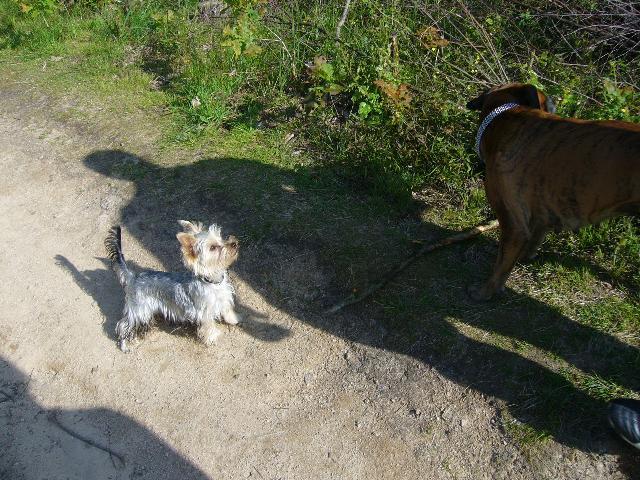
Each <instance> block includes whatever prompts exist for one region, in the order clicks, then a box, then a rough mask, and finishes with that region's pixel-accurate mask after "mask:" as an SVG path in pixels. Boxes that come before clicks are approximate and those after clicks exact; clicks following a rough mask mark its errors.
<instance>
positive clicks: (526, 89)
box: [518, 84, 540, 109]
mask: <svg viewBox="0 0 640 480" xmlns="http://www.w3.org/2000/svg"><path fill="white" fill-rule="evenodd" d="M518 93H519V95H518V96H519V97H520V98H519V99H518V100H519V102H518V103H520V105H523V106H525V107H531V108H537V109H540V97H539V96H538V89H537V88H536V87H534V86H533V85H528V84H527V85H523V86H522V88H520V91H519V92H518Z"/></svg>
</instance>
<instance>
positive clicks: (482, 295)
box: [467, 285, 493, 302]
mask: <svg viewBox="0 0 640 480" xmlns="http://www.w3.org/2000/svg"><path fill="white" fill-rule="evenodd" d="M467 295H469V297H470V298H471V299H472V300H473V301H476V302H486V301H489V300H491V298H492V297H493V292H492V291H490V290H488V289H487V288H486V285H469V286H468V287H467Z"/></svg>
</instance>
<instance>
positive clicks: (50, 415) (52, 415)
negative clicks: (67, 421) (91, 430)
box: [47, 412, 125, 467]
mask: <svg viewBox="0 0 640 480" xmlns="http://www.w3.org/2000/svg"><path fill="white" fill-rule="evenodd" d="M47 420H49V421H50V422H51V423H53V424H54V425H55V426H56V427H58V428H59V429H60V430H62V431H63V432H65V433H66V434H68V435H71V436H72V437H73V438H77V439H78V440H80V441H82V442H84V443H86V444H87V445H91V446H92V447H94V448H97V449H99V450H102V451H103V452H106V453H108V454H109V456H110V457H111V458H112V461H113V457H115V458H117V459H118V460H119V461H120V464H121V465H122V467H124V465H125V461H124V457H123V456H122V455H120V454H119V453H116V452H114V451H113V450H111V449H110V448H108V447H105V446H103V445H100V444H99V443H97V442H94V441H93V440H91V439H90V438H87V437H85V436H83V435H80V434H79V433H76V432H74V431H73V430H71V429H70V428H69V427H67V426H65V425H63V424H62V423H60V420H58V417H57V416H56V414H55V412H49V413H48V414H47Z"/></svg>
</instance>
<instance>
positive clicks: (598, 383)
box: [570, 372, 638, 402]
mask: <svg viewBox="0 0 640 480" xmlns="http://www.w3.org/2000/svg"><path fill="white" fill-rule="evenodd" d="M570 376H572V377H573V379H572V382H573V384H574V385H576V386H577V387H578V388H580V389H581V390H583V391H585V392H586V393H587V394H589V395H590V396H592V397H594V398H597V399H599V400H603V401H605V402H608V401H610V400H613V399H614V398H637V397H638V393H636V392H634V391H633V390H630V389H628V388H624V387H621V386H620V385H618V384H617V383H616V382H614V381H611V380H607V379H605V378H602V377H600V376H599V375H587V374H581V373H577V372H572V373H571V374H570Z"/></svg>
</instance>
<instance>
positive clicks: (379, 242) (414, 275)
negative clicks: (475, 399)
mask: <svg viewBox="0 0 640 480" xmlns="http://www.w3.org/2000/svg"><path fill="white" fill-rule="evenodd" d="M85 164H86V166H87V167H88V168H90V169H92V170H94V171H96V172H99V173H101V174H103V175H105V176H107V177H112V178H119V179H126V180H129V181H132V182H134V183H135V185H136V193H135V196H134V197H133V198H132V200H131V201H130V202H129V203H128V204H127V205H126V206H125V207H124V208H122V210H121V212H120V218H121V222H122V224H123V225H124V226H125V232H126V233H125V237H124V250H125V255H126V251H127V245H126V244H127V236H129V235H133V236H135V237H136V238H137V239H138V240H139V241H140V242H141V243H142V245H143V246H144V247H145V248H146V249H148V250H149V251H150V252H152V253H153V254H154V255H156V256H157V257H158V258H161V259H164V260H165V262H164V266H165V268H167V269H175V268H180V265H179V258H178V249H177V243H176V241H175V233H176V231H177V230H178V226H177V224H176V223H175V221H176V220H177V219H179V218H185V219H195V220H203V221H215V222H217V223H220V224H221V225H222V226H223V232H226V233H227V234H229V233H233V234H235V235H236V236H238V237H239V238H240V239H241V242H242V250H241V258H240V260H239V262H238V263H237V265H236V266H235V267H234V270H235V272H236V273H237V274H238V275H239V276H240V277H241V278H242V279H243V280H244V281H245V282H247V283H248V284H249V285H251V287H252V288H253V289H254V290H255V291H257V292H259V293H260V294H261V295H263V296H264V298H265V299H266V300H267V301H269V302H270V303H271V304H272V305H274V306H275V307H277V308H279V309H282V310H284V311H286V312H288V313H290V314H291V315H293V316H295V317H296V318H298V319H299V320H300V321H303V322H306V323H308V324H311V325H313V326H315V327H317V328H321V329H324V330H326V331H328V332H330V333H332V334H334V335H336V336H340V337H343V338H345V339H347V340H350V341H353V342H357V343H362V344H368V345H373V346H376V347H379V348H385V349H389V350H392V351H396V352H398V353H400V354H405V355H411V356H413V357H415V358H418V359H420V360H421V361H423V362H425V363H426V364H429V365H431V366H433V367H434V368H437V369H438V371H440V372H441V373H442V374H443V375H445V376H446V377H448V378H449V379H451V380H453V381H454V382H456V383H458V384H460V385H463V386H465V387H469V388H473V389H475V390H477V391H479V392H482V393H483V394H486V395H490V396H495V397H498V398H500V399H502V400H504V401H505V403H506V404H507V405H508V408H509V413H510V414H511V415H512V416H513V417H514V418H515V419H517V420H518V421H519V422H521V423H522V424H524V425H525V426H530V427H533V428H535V429H536V430H537V431H540V432H548V433H549V434H551V435H553V436H554V438H555V439H556V440H557V441H559V442H561V443H563V444H565V445H568V446H570V447H574V448H578V449H581V450H583V451H590V452H618V451H620V452H622V453H621V462H625V463H624V464H623V465H621V467H622V468H624V469H625V470H633V471H634V472H639V471H640V470H639V464H638V462H637V461H636V460H635V457H633V456H632V455H631V453H630V451H629V450H626V449H625V448H626V447H624V446H621V445H620V444H619V443H618V441H617V440H616V439H614V438H613V437H612V436H611V434H610V433H609V431H608V428H607V427H606V424H605V419H604V412H605V404H604V402H602V401H599V400H597V399H595V398H594V397H593V396H590V395H588V394H586V393H585V392H584V391H582V390H580V389H578V388H576V387H575V386H574V385H573V383H572V382H570V381H569V380H568V379H567V376H566V375H562V374H560V373H557V372H555V371H553V370H551V369H550V368H549V367H548V366H547V365H545V363H544V361H541V362H537V361H532V360H530V359H528V358H526V357H525V356H524V355H521V354H519V353H518V350H519V349H520V348H524V346H526V348H528V349H539V350H541V351H543V352H547V354H550V355H549V356H551V357H555V358H557V359H560V360H564V361H566V362H567V363H568V364H570V365H574V366H575V367H577V368H578V369H580V370H581V371H583V372H585V373H589V374H595V375H598V376H599V377H601V378H602V379H604V380H612V381H615V382H616V383H618V384H620V385H624V386H625V387H628V388H630V389H635V390H639V389H640V378H639V376H638V374H637V373H638V371H640V356H639V355H638V353H639V352H638V349H637V348H635V347H633V346H629V345H627V344H625V343H623V342H621V341H619V340H618V339H616V338H615V337H613V336H610V335H607V334H605V333H602V332H600V331H598V330H595V329H593V328H590V327H587V326H583V325H580V324H578V323H577V322H574V321H572V320H571V319H569V318H567V317H566V316H564V315H562V314H561V313H560V312H559V311H557V310H556V309H555V308H552V307H550V306H548V305H546V304H544V303H541V302H539V301H537V300H535V299H533V298H530V297H528V296H526V295H522V294H519V293H517V292H514V291H508V292H507V293H506V294H505V295H504V296H503V297H501V298H500V299H499V300H498V301H494V302H490V303H487V304H475V303H472V302H470V301H469V300H468V299H467V295H466V293H465V287H466V285H467V284H468V283H470V282H476V281H480V280H481V279H482V278H484V277H485V276H486V275H487V274H488V272H489V270H490V268H491V263H492V261H493V258H494V252H495V245H494V244H493V243H492V242H491V241H489V240H479V241H476V242H475V243H467V244H460V245H455V246H452V247H450V248H449V249H445V250H443V251H440V252H436V253H433V254H431V255H430V256H428V257H425V258H424V259H422V260H421V261H419V262H417V263H416V264H415V265H414V266H413V267H411V268H409V269H408V270H407V271H406V272H404V273H403V274H402V275H401V276H400V277H399V278H398V279H396V281H394V282H393V283H392V284H390V285H389V286H388V287H387V289H386V290H385V292H384V293H383V294H381V295H379V296H376V297H375V298H373V299H371V300H370V301H368V302H367V303H366V304H363V305H361V306H357V307H353V308H351V309H349V310H347V311H345V312H343V313H341V314H339V315H335V316H327V315H324V314H322V313H321V312H322V311H323V309H324V308H325V307H327V306H328V305H330V304H331V303H332V302H333V301H336V300H337V299H338V298H339V297H340V296H342V295H344V293H345V291H349V290H350V289H352V288H355V287H357V286H362V285H364V284H366V283H367V281H369V280H370V279H372V278H373V277H376V276H377V275H379V274H380V273H382V272H384V271H385V270H387V269H388V268H389V267H390V266H391V265H392V264H394V263H395V262H397V261H398V260H399V259H401V258H403V257H404V256H405V255H407V254H408V253H409V251H410V249H411V247H408V246H407V247H403V246H401V245H410V244H411V242H409V239H411V238H414V239H416V238H420V239H435V238H441V237H444V236H446V235H448V234H450V233H451V232H449V231H447V230H445V229H442V228H440V227H437V226H435V225H429V224H424V223H421V222H419V221H418V220H415V219H407V218H401V217H398V216H397V215H396V214H394V213H393V212H389V209H386V210H385V208H384V205H382V207H381V205H380V202H379V201H376V200H375V199H371V198H366V197H363V196H356V195H354V194H353V193H351V192H350V189H348V188H345V185H343V184H342V183H341V182H340V180H338V179H336V178H335V176H334V175H332V174H331V173H330V172H329V171H325V170H323V169H309V168H303V169H299V170H296V171H294V170H290V169H285V168H283V169H280V168H277V167H274V166H273V165H266V164H263V163H260V162H257V161H252V160H248V159H238V158H209V159H202V160H199V161H197V162H194V163H191V164H188V165H179V166H171V167H163V166H157V165H154V164H153V163H151V162H148V161H147V160H145V159H144V158H140V157H137V156H136V155H133V154H131V153H128V152H124V151H118V150H107V151H97V152H94V153H92V154H91V155H89V156H87V157H86V158H85ZM394 215H396V216H394ZM105 233H106V232H105ZM134 260H135V259H134ZM67 262H68V261H67ZM63 263H64V261H63ZM66 268H67V269H68V270H69V271H71V272H72V273H73V274H74V277H75V278H76V281H77V282H78V283H79V284H80V285H81V286H82V287H83V288H84V289H85V291H87V293H89V294H90V295H92V296H93V297H94V299H95V300H96V301H97V302H98V304H100V305H101V306H102V308H103V312H104V314H105V316H107V318H108V319H109V322H108V328H109V329H110V328H111V327H112V326H113V324H114V322H115V321H117V318H118V314H119V312H116V309H114V308H113V303H114V301H113V299H114V298H116V299H120V298H121V295H122V294H121V291H120V288H119V286H117V284H116V283H115V280H113V279H109V278H108V276H104V275H103V273H102V272H101V271H100V272H98V271H94V272H84V273H82V272H77V270H76V271H74V269H73V268H72V265H71V266H70V262H68V264H67V265H66ZM94 282H97V283H98V285H96V284H95V283H94ZM92 284H93V285H94V286H91V285H92ZM240 300H241V301H242V299H240ZM118 301H121V300H118ZM254 330H260V329H259V328H258V329H254ZM248 332H249V333H252V334H256V332H255V331H253V332H252V329H251V328H249V329H248ZM469 332H475V333H473V334H470V333H469ZM108 334H109V335H111V333H110V332H108ZM489 334H491V335H492V336H493V337H494V338H497V339H498V340H499V341H498V342H496V341H494V342H493V343H491V344H490V343H484V342H482V341H481V339H482V338H483V337H486V336H487V335H489ZM284 337H285V335H281V336H278V335H275V337H272V338H270V339H271V340H273V341H277V340H280V339H283V338H284ZM496 344H497V345H500V346H496ZM502 347H504V348H502ZM540 358H542V359H544V358H546V357H545V355H540Z"/></svg>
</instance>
